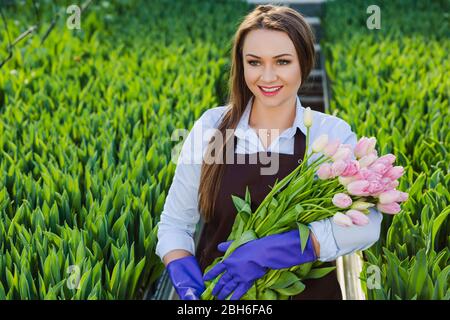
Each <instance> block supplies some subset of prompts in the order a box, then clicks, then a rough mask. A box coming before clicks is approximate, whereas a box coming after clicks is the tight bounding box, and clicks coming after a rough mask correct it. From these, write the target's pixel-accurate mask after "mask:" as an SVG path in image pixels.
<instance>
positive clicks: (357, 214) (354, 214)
mask: <svg viewBox="0 0 450 320" xmlns="http://www.w3.org/2000/svg"><path fill="white" fill-rule="evenodd" d="M345 215H346V216H347V217H350V219H351V220H352V223H353V224H355V225H357V226H365V225H366V224H368V223H369V217H367V216H366V215H365V214H364V213H362V212H361V211H358V210H353V209H351V210H348V211H347V212H346V213H345Z"/></svg>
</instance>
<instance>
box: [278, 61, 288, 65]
mask: <svg viewBox="0 0 450 320" xmlns="http://www.w3.org/2000/svg"><path fill="white" fill-rule="evenodd" d="M278 61H280V62H283V64H282V65H286V64H289V63H290V61H289V60H278Z"/></svg>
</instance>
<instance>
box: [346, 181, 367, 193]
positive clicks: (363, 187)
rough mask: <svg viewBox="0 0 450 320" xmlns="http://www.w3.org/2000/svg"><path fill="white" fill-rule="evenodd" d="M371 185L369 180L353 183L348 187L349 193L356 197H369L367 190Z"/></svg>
mask: <svg viewBox="0 0 450 320" xmlns="http://www.w3.org/2000/svg"><path fill="white" fill-rule="evenodd" d="M369 185H370V183H369V181H367V180H357V181H353V182H350V183H349V184H348V185H347V191H348V193H350V194H351V195H354V196H368V195H369V194H370V193H369V192H368V190H367V189H368V188H369Z"/></svg>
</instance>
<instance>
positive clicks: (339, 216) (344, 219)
mask: <svg viewBox="0 0 450 320" xmlns="http://www.w3.org/2000/svg"><path fill="white" fill-rule="evenodd" d="M333 222H334V223H335V224H337V225H338V226H341V227H350V226H352V225H353V222H352V219H351V218H350V217H348V216H346V215H345V214H343V213H342V212H336V214H335V215H334V216H333Z"/></svg>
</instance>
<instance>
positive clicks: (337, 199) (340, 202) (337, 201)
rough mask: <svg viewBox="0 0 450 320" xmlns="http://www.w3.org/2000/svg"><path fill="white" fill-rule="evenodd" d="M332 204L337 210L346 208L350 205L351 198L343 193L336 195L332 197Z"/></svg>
mask: <svg viewBox="0 0 450 320" xmlns="http://www.w3.org/2000/svg"><path fill="white" fill-rule="evenodd" d="M331 201H332V202H333V204H334V205H335V206H336V207H338V208H342V209H344V208H348V207H349V206H351V205H352V198H350V197H349V195H348V194H345V193H337V194H335V195H334V196H333V199H332V200H331Z"/></svg>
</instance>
